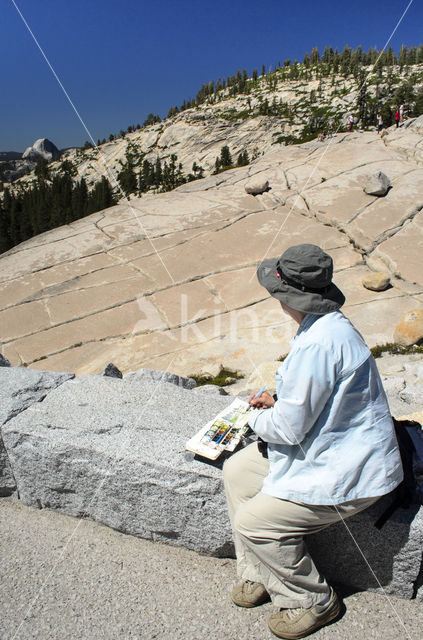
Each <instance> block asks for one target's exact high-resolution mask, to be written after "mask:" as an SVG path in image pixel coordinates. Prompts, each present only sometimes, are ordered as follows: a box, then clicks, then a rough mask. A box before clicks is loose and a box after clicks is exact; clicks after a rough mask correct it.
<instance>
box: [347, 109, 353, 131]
mask: <svg viewBox="0 0 423 640" xmlns="http://www.w3.org/2000/svg"><path fill="white" fill-rule="evenodd" d="M353 126H354V116H353V114H352V113H350V115H349V116H348V131H352V130H353Z"/></svg>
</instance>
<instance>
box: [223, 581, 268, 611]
mask: <svg viewBox="0 0 423 640" xmlns="http://www.w3.org/2000/svg"><path fill="white" fill-rule="evenodd" d="M231 595H232V601H233V602H235V604H236V605H238V607H258V605H260V604H263V603H264V602H267V601H268V600H270V596H269V594H268V593H267V591H266V589H265V588H264V587H263V585H262V584H260V582H253V581H252V580H246V581H245V582H241V584H238V585H237V586H236V587H234V588H233V589H232V594H231Z"/></svg>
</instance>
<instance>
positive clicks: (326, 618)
mask: <svg viewBox="0 0 423 640" xmlns="http://www.w3.org/2000/svg"><path fill="white" fill-rule="evenodd" d="M340 611H341V603H340V602H339V600H338V597H337V595H336V593H335V592H334V591H333V589H331V593H330V600H329V602H328V603H327V604H323V605H320V604H315V605H314V607H310V609H281V610H280V611H278V613H275V614H273V615H272V616H270V618H269V621H268V624H269V628H270V631H272V633H274V634H275V636H278V638H287V639H288V640H295V639H296V638H304V636H308V634H309V633H313V631H316V629H318V628H319V627H323V626H324V625H325V624H328V622H330V621H331V620H334V619H335V618H336V617H337V616H338V615H339V613H340Z"/></svg>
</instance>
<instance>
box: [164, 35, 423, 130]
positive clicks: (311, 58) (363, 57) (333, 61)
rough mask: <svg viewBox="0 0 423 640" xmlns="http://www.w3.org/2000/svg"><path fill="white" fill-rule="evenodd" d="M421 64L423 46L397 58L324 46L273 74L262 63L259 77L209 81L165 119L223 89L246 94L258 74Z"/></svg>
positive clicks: (345, 72) (306, 74) (288, 75)
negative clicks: (320, 50) (193, 96)
mask: <svg viewBox="0 0 423 640" xmlns="http://www.w3.org/2000/svg"><path fill="white" fill-rule="evenodd" d="M420 63H423V45H421V44H420V45H419V46H418V47H406V46H405V45H402V47H401V49H400V51H399V54H398V55H396V54H395V52H394V50H393V49H392V47H389V49H387V50H386V51H380V50H378V49H376V48H375V47H370V48H369V49H368V50H367V51H363V50H362V48H361V47H357V48H356V49H351V48H350V47H348V46H347V45H346V46H345V47H344V49H343V50H342V51H341V52H339V51H338V50H337V49H333V48H332V47H325V49H324V51H323V53H322V55H320V53H319V49H318V48H317V47H314V48H313V49H312V50H311V52H310V54H309V53H308V52H306V53H305V55H304V58H303V60H302V62H299V61H298V60H294V61H291V60H290V59H286V60H284V61H283V66H282V65H281V63H280V61H279V62H278V63H277V64H276V65H275V67H274V69H273V71H272V67H269V69H268V71H267V73H266V67H265V65H264V64H263V65H262V67H261V74H259V72H258V70H257V69H253V71H252V73H251V76H250V77H249V76H248V74H247V71H246V69H243V71H237V72H236V73H235V74H234V75H233V76H228V77H227V78H226V80H225V79H224V78H223V79H222V78H218V79H217V81H216V82H214V81H213V80H212V81H210V82H208V83H205V84H203V85H202V86H201V89H200V90H199V91H198V92H197V94H196V96H195V98H194V99H192V98H190V99H189V100H184V101H183V103H182V104H181V106H180V107H179V108H178V107H177V106H174V107H171V108H170V109H169V112H168V117H170V116H173V115H176V114H177V113H179V112H180V111H185V109H190V108H192V107H196V106H199V105H200V104H203V103H204V102H206V101H209V102H211V103H213V102H214V101H216V100H219V97H218V96H217V94H219V92H221V91H224V90H229V91H228V93H229V95H230V96H236V95H238V94H248V93H250V92H251V90H252V89H253V88H254V82H255V81H257V80H258V78H259V75H261V77H264V76H272V75H273V74H274V72H275V71H276V72H277V73H278V74H279V78H280V79H283V80H297V79H301V78H304V79H310V78H311V73H312V72H314V73H317V75H318V77H319V76H320V77H324V76H329V75H332V74H339V75H341V76H344V77H347V76H349V75H351V74H352V75H353V76H355V77H358V74H359V72H360V69H362V68H363V67H367V66H369V65H376V66H375V71H379V70H382V69H384V68H387V67H393V66H396V65H398V66H399V68H400V71H402V69H403V68H404V67H406V66H410V65H414V64H420ZM271 79H274V80H276V78H274V77H273V78H268V80H269V81H271ZM249 80H250V81H249ZM251 80H252V81H253V82H251ZM270 88H272V87H270Z"/></svg>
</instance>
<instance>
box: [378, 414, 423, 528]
mask: <svg viewBox="0 0 423 640" xmlns="http://www.w3.org/2000/svg"><path fill="white" fill-rule="evenodd" d="M392 421H393V423H394V429H395V435H396V438H397V442H398V448H399V452H400V456H401V462H402V468H403V472H404V478H403V480H402V482H401V483H400V484H399V485H398V486H397V487H396V488H395V489H394V490H393V491H392V493H391V496H392V498H393V500H392V503H391V504H390V505H389V507H387V509H385V511H384V512H383V513H382V514H381V515H380V516H379V518H378V519H377V520H376V522H375V527H376V528H377V529H381V528H382V527H383V525H384V524H385V523H386V521H387V520H389V518H390V517H391V516H392V514H393V513H394V512H395V511H396V510H397V509H399V508H402V509H408V508H409V507H410V505H411V504H413V503H414V502H416V495H417V480H416V476H415V473H414V458H415V456H416V455H418V448H417V446H416V438H418V437H423V435H422V434H421V427H420V424H419V423H418V422H415V421H414V420H396V418H394V417H392ZM417 428H418V431H419V432H420V433H419V432H417V431H415V430H416V429H417Z"/></svg>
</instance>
